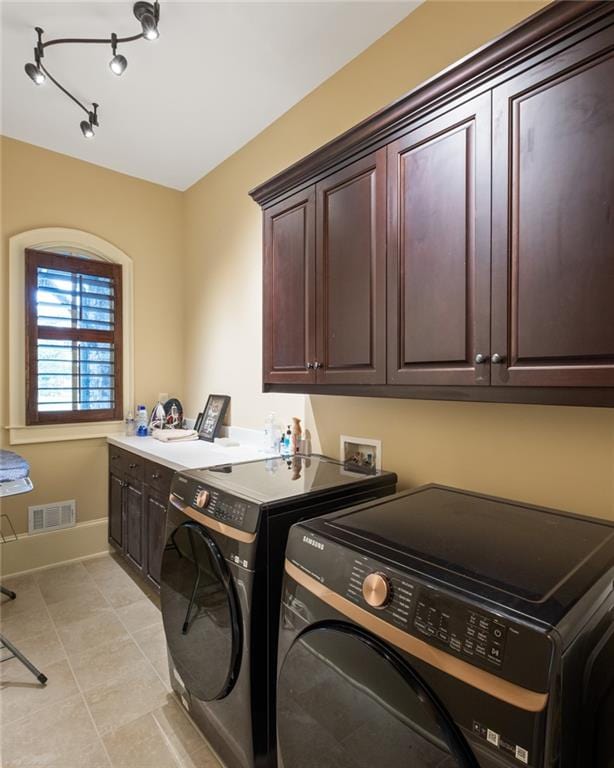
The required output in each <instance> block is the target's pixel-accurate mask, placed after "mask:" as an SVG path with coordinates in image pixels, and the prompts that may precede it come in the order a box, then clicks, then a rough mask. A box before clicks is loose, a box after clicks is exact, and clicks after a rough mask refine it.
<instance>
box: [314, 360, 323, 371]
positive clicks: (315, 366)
mask: <svg viewBox="0 0 614 768" xmlns="http://www.w3.org/2000/svg"><path fill="white" fill-rule="evenodd" d="M313 367H314V368H315V369H316V371H317V370H318V368H322V363H318V361H317V360H316V361H315V363H314V364H313Z"/></svg>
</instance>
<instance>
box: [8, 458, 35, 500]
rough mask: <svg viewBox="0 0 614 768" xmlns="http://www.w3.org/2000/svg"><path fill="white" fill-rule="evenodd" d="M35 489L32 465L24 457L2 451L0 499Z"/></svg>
mask: <svg viewBox="0 0 614 768" xmlns="http://www.w3.org/2000/svg"><path fill="white" fill-rule="evenodd" d="M33 488H34V486H33V485H32V481H31V480H30V465H29V464H28V462H27V461H26V460H25V459H24V458H23V456H20V455H19V454H18V453H13V451H4V450H0V497H2V496H16V495H17V494H18V493H28V491H31V490H32V489H33Z"/></svg>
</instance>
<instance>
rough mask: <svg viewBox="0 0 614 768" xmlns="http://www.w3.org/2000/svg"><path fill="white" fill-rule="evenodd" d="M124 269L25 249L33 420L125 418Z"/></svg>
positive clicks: (29, 405)
mask: <svg viewBox="0 0 614 768" xmlns="http://www.w3.org/2000/svg"><path fill="white" fill-rule="evenodd" d="M121 299H122V296H121V266H119V265H117V264H109V263H108V262H102V261H97V260H94V259H88V258H85V257H78V256H68V255H63V254H59V253H46V252H43V251H34V250H30V249H28V250H27V251H26V329H27V332H26V371H27V375H26V380H27V414H26V421H27V423H28V424H45V423H69V422H78V421H102V420H112V419H120V418H121V417H122V402H121V394H122V381H121V340H122V335H121V328H122V322H121V311H122V305H121Z"/></svg>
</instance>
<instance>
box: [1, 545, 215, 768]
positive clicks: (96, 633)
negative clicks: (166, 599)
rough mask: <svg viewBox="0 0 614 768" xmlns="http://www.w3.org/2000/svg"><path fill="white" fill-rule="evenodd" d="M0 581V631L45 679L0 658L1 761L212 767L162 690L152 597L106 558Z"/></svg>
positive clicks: (18, 765) (86, 767) (163, 668)
mask: <svg viewBox="0 0 614 768" xmlns="http://www.w3.org/2000/svg"><path fill="white" fill-rule="evenodd" d="M3 584H4V586H6V587H8V588H9V589H12V590H14V591H15V592H17V599H16V600H14V601H11V600H8V598H5V597H1V598H0V600H1V603H0V625H1V627H2V632H3V634H5V635H6V636H7V637H8V639H9V640H11V641H12V642H13V643H14V644H15V645H17V647H18V648H19V649H20V650H21V651H22V652H23V653H25V654H26V655H27V656H28V657H29V658H30V659H31V660H32V662H33V663H34V664H36V665H37V666H38V667H39V668H40V670H41V671H42V672H44V673H45V674H46V675H47V677H48V678H49V682H48V683H47V685H46V686H45V687H44V688H43V687H41V686H40V685H39V684H38V683H37V681H36V680H35V679H34V677H33V676H32V675H31V674H30V673H29V672H28V671H27V670H26V669H25V667H23V666H22V665H21V664H20V663H19V662H18V661H17V659H11V660H8V661H4V662H2V663H1V664H0V765H1V766H2V768H219V763H218V762H217V760H216V759H215V757H214V756H213V754H212V753H211V751H210V750H209V748H208V746H207V743H206V741H205V740H204V739H203V738H202V736H201V735H200V733H199V732H198V731H197V730H196V728H195V727H194V725H193V724H192V722H191V721H190V720H189V718H188V717H187V716H186V714H185V713H184V711H183V709H182V708H181V707H180V706H179V704H178V703H177V700H176V698H175V696H174V694H173V693H172V692H171V687H170V683H169V679H168V669H167V662H166V648H165V642H164V632H163V629H162V620H161V616H160V610H159V607H158V600H157V597H156V596H155V594H153V593H151V592H150V591H149V590H147V588H146V587H144V586H141V585H140V584H139V583H138V582H137V581H135V580H133V579H132V577H131V575H130V573H129V570H128V569H127V568H124V566H122V565H121V564H120V562H119V561H118V560H116V559H115V558H114V557H112V556H107V555H105V556H102V557H97V558H93V559H89V560H83V561H81V562H77V563H71V564H69V565H62V566H57V567H55V568H50V569H47V570H43V571H38V572H36V573H33V574H28V575H24V576H18V577H14V578H10V577H9V578H7V579H5V580H3ZM1 653H2V656H1V658H5V657H6V656H7V655H8V653H7V651H6V650H3V651H2V652H1Z"/></svg>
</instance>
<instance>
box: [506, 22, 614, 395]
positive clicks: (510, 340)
mask: <svg viewBox="0 0 614 768" xmlns="http://www.w3.org/2000/svg"><path fill="white" fill-rule="evenodd" d="M613 46H614V26H610V27H608V28H607V29H605V30H603V31H602V32H600V33H599V34H596V35H594V36H592V37H590V38H588V39H586V40H583V41H582V42H580V43H578V44H577V45H575V46H573V47H572V48H569V49H566V50H564V51H562V52H561V53H560V54H559V55H557V56H555V57H554V58H552V59H548V60H546V61H545V62H543V63H540V64H538V65H536V66H534V67H532V68H530V69H528V70H527V71H524V72H522V74H519V75H518V76H517V77H514V78H512V79H511V80H508V81H507V82H505V83H504V84H503V85H501V86H499V87H497V88H495V89H494V91H493V110H494V133H493V139H494V140H493V224H492V226H493V250H492V258H493V343H492V350H493V353H494V354H496V355H497V358H496V359H498V360H500V362H499V363H498V364H497V365H493V366H492V383H493V384H496V385H501V386H549V387H552V386H557V387H561V386H563V387H578V386H580V387H586V386H614V51H613Z"/></svg>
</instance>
